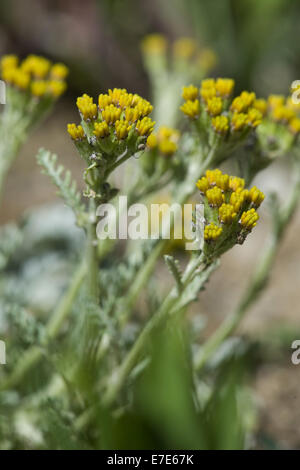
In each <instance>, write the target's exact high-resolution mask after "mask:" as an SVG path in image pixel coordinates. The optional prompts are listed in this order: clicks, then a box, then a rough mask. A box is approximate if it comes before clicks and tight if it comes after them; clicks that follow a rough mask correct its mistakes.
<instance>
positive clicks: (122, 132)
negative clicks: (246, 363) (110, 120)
mask: <svg viewBox="0 0 300 470" xmlns="http://www.w3.org/2000/svg"><path fill="white" fill-rule="evenodd" d="M130 129H131V125H130V124H129V122H128V121H126V120H125V121H116V122H115V130H116V136H117V138H118V139H120V140H122V139H126V137H127V136H128V132H129V131H130Z"/></svg>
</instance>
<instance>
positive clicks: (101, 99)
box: [98, 93, 112, 110]
mask: <svg viewBox="0 0 300 470" xmlns="http://www.w3.org/2000/svg"><path fill="white" fill-rule="evenodd" d="M110 104H112V99H111V96H109V95H107V94H106V93H105V94H102V93H101V95H99V96H98V105H99V109H100V110H102V109H104V108H106V106H109V105H110Z"/></svg>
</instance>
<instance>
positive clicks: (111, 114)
mask: <svg viewBox="0 0 300 470" xmlns="http://www.w3.org/2000/svg"><path fill="white" fill-rule="evenodd" d="M101 115H102V119H103V120H104V121H106V122H107V124H113V123H114V122H116V121H118V120H119V119H120V116H121V109H120V108H117V107H116V106H114V105H113V104H110V105H108V106H106V108H104V109H103V111H102V113H101Z"/></svg>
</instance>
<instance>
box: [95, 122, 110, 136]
mask: <svg viewBox="0 0 300 470" xmlns="http://www.w3.org/2000/svg"><path fill="white" fill-rule="evenodd" d="M93 134H94V135H95V136H96V137H97V138H98V139H103V138H104V137H106V136H108V135H109V127H108V125H107V123H106V122H105V121H103V122H95V124H94V130H93Z"/></svg>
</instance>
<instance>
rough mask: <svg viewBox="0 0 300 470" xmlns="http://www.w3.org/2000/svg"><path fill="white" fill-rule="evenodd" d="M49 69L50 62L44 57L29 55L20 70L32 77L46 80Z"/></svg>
mask: <svg viewBox="0 0 300 470" xmlns="http://www.w3.org/2000/svg"><path fill="white" fill-rule="evenodd" d="M50 67H51V62H50V61H49V60H48V59H46V58H45V57H40V56H36V55H33V54H32V55H29V56H28V57H27V58H26V59H25V60H23V62H22V64H21V68H22V70H24V72H27V73H29V74H32V75H33V76H34V77H36V78H39V79H42V78H46V76H47V75H48V72H49V70H50Z"/></svg>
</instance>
